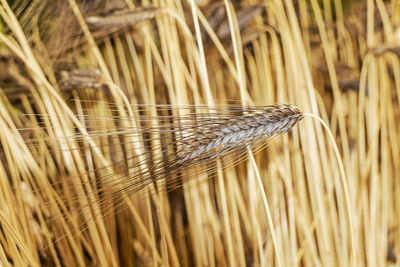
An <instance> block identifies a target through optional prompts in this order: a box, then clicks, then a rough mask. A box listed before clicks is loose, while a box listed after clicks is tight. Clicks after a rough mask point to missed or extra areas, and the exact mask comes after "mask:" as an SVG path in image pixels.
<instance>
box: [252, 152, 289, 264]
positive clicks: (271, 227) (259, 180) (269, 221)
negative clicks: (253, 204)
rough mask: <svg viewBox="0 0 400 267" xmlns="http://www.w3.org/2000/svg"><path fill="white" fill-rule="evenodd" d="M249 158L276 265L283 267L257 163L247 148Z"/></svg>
mask: <svg viewBox="0 0 400 267" xmlns="http://www.w3.org/2000/svg"><path fill="white" fill-rule="evenodd" d="M249 158H250V161H251V163H252V165H253V167H254V171H255V173H256V177H257V182H258V186H259V187H260V191H261V196H262V198H263V202H264V207H265V212H266V213H267V218H268V224H269V228H270V230H271V236H272V243H273V244H274V250H275V253H276V261H277V265H278V266H283V265H282V256H281V254H280V251H279V247H278V241H277V238H276V232H275V227H274V222H273V221H272V215H271V210H270V209H269V204H268V200H267V194H265V190H264V186H263V183H262V180H261V176H260V173H259V171H258V167H257V163H256V161H255V160H254V156H253V153H251V151H250V148H249Z"/></svg>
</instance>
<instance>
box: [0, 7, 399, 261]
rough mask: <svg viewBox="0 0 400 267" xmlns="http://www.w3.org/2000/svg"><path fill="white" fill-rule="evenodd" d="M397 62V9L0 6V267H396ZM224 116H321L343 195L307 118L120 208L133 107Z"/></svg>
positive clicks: (321, 135) (137, 117) (131, 147)
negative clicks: (280, 111) (236, 111)
mask: <svg viewBox="0 0 400 267" xmlns="http://www.w3.org/2000/svg"><path fill="white" fill-rule="evenodd" d="M399 56H400V2H399V1H396V0H393V1H383V0H375V1H373V0H366V1H344V0H343V1H341V0H297V1H289V0H283V1H279V0H268V1H261V0H259V1H257V0H253V1H252V0H248V1H239V0H237V1H234V0H225V1H219V0H218V1H207V0H147V1H146V0H143V1H135V0H86V1H78V0H68V1H61V0H31V1H24V0H14V1H11V0H8V1H7V0H0V98H1V100H0V128H1V130H0V190H1V192H0V226H1V228H0V229H1V231H0V243H1V247H0V262H1V265H2V266H400V259H399V258H400V229H399V227H400V218H399V216H400V174H399V173H400V147H399V146H400V144H399V143H400V110H399V107H400V62H399ZM231 103H236V104H239V105H246V106H247V105H249V106H254V105H261V106H262V105H268V104H276V103H291V104H294V105H296V106H297V107H299V108H300V109H301V110H302V111H303V112H306V113H312V114H315V115H318V116H320V117H321V118H322V119H323V120H324V121H326V122H327V123H328V125H329V128H330V131H331V132H332V134H333V135H334V138H335V141H336V143H337V145H338V147H339V150H340V156H341V160H342V161H343V169H344V173H345V179H344V180H343V176H341V170H343V169H341V168H340V164H339V162H338V160H337V158H336V156H335V154H334V149H333V144H332V142H331V141H330V139H329V137H328V133H327V132H326V130H324V129H323V128H322V126H321V125H320V124H319V123H318V122H316V121H314V120H313V119H312V118H309V117H306V118H304V119H303V120H302V121H300V122H299V123H298V124H297V125H296V126H295V127H294V129H293V131H291V132H290V133H289V134H285V135H282V136H280V137H278V138H275V139H274V140H271V141H270V142H268V144H267V146H268V147H267V148H265V149H262V150H261V151H259V152H258V153H254V159H255V164H253V161H251V160H245V159H247V157H246V158H245V159H244V161H243V162H241V163H240V164H238V165H236V166H233V167H230V168H222V167H221V166H220V165H218V167H217V170H218V173H217V175H215V174H210V173H208V172H207V169H205V171H203V172H201V173H190V172H189V171H188V172H186V173H184V175H183V178H182V179H183V180H182V181H180V183H179V184H180V185H181V186H179V188H178V189H176V190H173V191H171V192H168V193H165V191H168V190H167V187H166V186H167V185H166V181H165V179H161V180H159V181H155V182H154V184H152V185H149V186H148V187H146V188H144V189H143V190H141V191H140V193H137V194H136V193H135V194H129V193H126V192H129V185H130V184H131V183H129V178H130V176H131V175H135V172H136V171H137V170H136V169H134V168H132V167H131V166H132V162H131V161H130V159H131V158H132V155H137V153H139V152H138V147H137V145H138V144H139V146H140V147H146V148H147V149H149V150H151V149H152V146H153V145H154V144H153V143H151V144H150V143H146V142H145V141H143V140H141V141H132V138H130V136H129V134H127V131H129V129H132V127H138V126H137V124H140V123H141V122H144V121H146V118H148V116H150V115H151V118H152V119H153V120H154V121H157V120H158V118H159V120H160V121H161V120H162V114H160V113H157V111H155V110H153V111H152V110H151V108H149V110H146V111H144V110H142V109H140V108H139V109H138V107H140V105H143V104H149V106H150V107H151V106H152V105H153V104H157V105H159V104H168V105H173V106H179V105H195V106H199V105H230V104H231ZM174 116H175V117H176V118H178V119H179V116H180V115H179V114H174ZM84 136H86V137H85V138H83V137H84ZM110 136H112V138H110ZM154 151H155V152H154V153H162V152H161V151H158V152H157V150H154ZM160 155H161V154H160ZM150 171H151V170H150ZM258 176H259V177H260V178H261V180H262V182H263V189H264V190H265V192H266V196H267V200H268V207H269V213H266V209H265V206H264V204H263V198H262V194H261V191H260V190H261V188H260V187H259V186H258V184H257V180H256V178H257V177H258ZM114 178H115V181H117V182H118V184H117V185H113V186H107V183H103V181H105V179H111V180H112V179H114ZM344 181H345V182H344ZM163 188H164V190H163ZM124 192H125V193H124ZM269 216H271V217H270V218H271V220H268V218H269Z"/></svg>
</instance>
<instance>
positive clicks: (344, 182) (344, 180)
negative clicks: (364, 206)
mask: <svg viewBox="0 0 400 267" xmlns="http://www.w3.org/2000/svg"><path fill="white" fill-rule="evenodd" d="M303 115H304V117H311V118H314V119H316V120H318V121H319V122H320V123H321V124H322V126H324V128H325V130H326V131H327V133H328V136H329V139H330V140H331V143H332V145H333V150H334V151H335V155H336V158H337V161H338V164H339V170H340V177H341V180H342V185H343V190H344V195H345V198H346V207H347V213H348V216H349V224H350V238H351V253H352V256H353V266H356V260H357V257H356V241H355V233H354V223H353V219H352V214H354V212H353V209H352V206H351V201H350V193H349V187H348V185H347V178H346V173H345V171H344V167H343V162H342V158H341V156H340V152H339V148H338V146H337V144H336V141H335V138H334V137H333V135H332V132H331V130H330V129H329V126H328V125H327V124H326V123H325V122H324V121H323V120H322V119H321V118H320V117H318V116H317V115H314V114H309V113H303Z"/></svg>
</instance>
